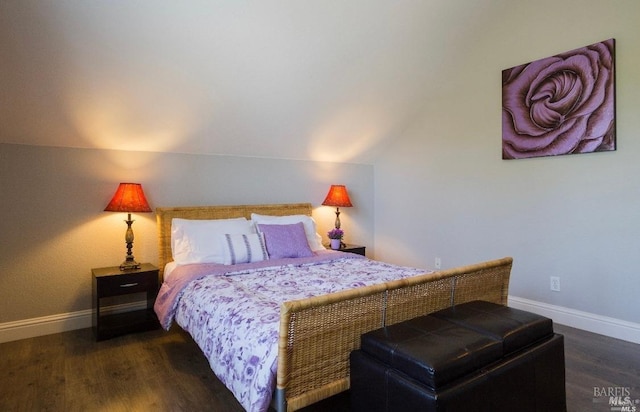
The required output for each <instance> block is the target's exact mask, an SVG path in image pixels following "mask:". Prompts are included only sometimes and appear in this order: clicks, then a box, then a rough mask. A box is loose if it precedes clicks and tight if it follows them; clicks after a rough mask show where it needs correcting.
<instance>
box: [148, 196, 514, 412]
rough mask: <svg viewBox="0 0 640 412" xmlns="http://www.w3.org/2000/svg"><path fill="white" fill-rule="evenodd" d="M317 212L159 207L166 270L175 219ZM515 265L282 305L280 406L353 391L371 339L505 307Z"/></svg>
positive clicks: (304, 208)
mask: <svg viewBox="0 0 640 412" xmlns="http://www.w3.org/2000/svg"><path fill="white" fill-rule="evenodd" d="M311 211H312V208H311V204H310V203H295V204H274V205H239V206H197V207H171V208H164V207H161V208H157V209H156V215H157V221H158V235H159V242H160V243H159V260H160V262H159V267H160V271H161V272H162V271H163V270H164V265H165V264H167V263H169V262H171V261H172V257H171V219H173V218H184V219H227V218H233V217H243V216H244V217H246V218H247V219H250V218H251V213H259V214H264V215H275V216H283V215H292V214H304V215H309V216H310V215H311ZM511 266H512V259H511V258H509V257H507V258H502V259H498V260H493V261H489V262H483V263H477V264H473V265H469V266H464V267H458V268H454V269H448V270H443V271H440V272H435V273H431V274H424V275H419V276H414V277H411V278H408V279H403V280H398V281H394V282H387V283H383V284H378V285H372V286H367V287H362V288H357V289H351V290H346V291H343V292H338V293H333V294H330V295H322V296H316V297H312V298H308V299H302V300H297V301H291V302H285V303H283V304H282V306H281V310H280V338H279V342H278V371H277V386H276V392H275V396H274V402H273V406H274V407H275V408H276V410H278V411H286V410H288V411H293V410H297V409H300V408H302V407H304V406H307V405H310V404H312V403H315V402H318V401H320V400H322V399H325V398H328V397H330V396H333V395H335V394H337V393H340V392H342V391H345V390H347V389H349V354H350V353H351V351H352V350H354V349H357V348H359V346H360V335H361V334H362V333H364V332H367V331H370V330H373V329H377V328H380V327H381V326H384V325H391V324H394V323H397V322H401V321H404V320H407V319H411V318H414V317H416V316H419V315H423V314H427V313H431V312H434V311H436V310H439V309H443V308H445V307H448V306H451V305H454V304H458V303H464V302H468V301H471V300H476V299H481V300H486V301H489V302H495V303H499V304H503V305H506V304H507V294H508V288H509V276H510V273H511Z"/></svg>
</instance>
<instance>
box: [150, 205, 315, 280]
mask: <svg viewBox="0 0 640 412" xmlns="http://www.w3.org/2000/svg"><path fill="white" fill-rule="evenodd" d="M311 211H312V209H311V203H288V204H279V205H278V204H276V205H230V206H193V207H159V208H156V219H157V222H158V242H159V243H158V247H159V249H158V259H159V262H158V267H159V268H160V273H161V274H162V273H163V272H164V266H165V265H166V264H167V263H169V262H171V261H172V260H173V258H172V256H171V219H173V218H181V219H230V218H234V217H246V218H247V219H251V213H258V214H261V215H272V216H286V215H308V216H311Z"/></svg>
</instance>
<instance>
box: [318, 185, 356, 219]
mask: <svg viewBox="0 0 640 412" xmlns="http://www.w3.org/2000/svg"><path fill="white" fill-rule="evenodd" d="M322 205H323V206H335V207H336V223H335V226H336V229H340V208H341V207H352V206H353V205H352V204H351V200H350V199H349V194H348V193H347V188H346V187H345V185H331V187H330V188H329V193H327V197H326V198H325V199H324V202H322Z"/></svg>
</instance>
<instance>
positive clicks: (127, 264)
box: [120, 259, 140, 271]
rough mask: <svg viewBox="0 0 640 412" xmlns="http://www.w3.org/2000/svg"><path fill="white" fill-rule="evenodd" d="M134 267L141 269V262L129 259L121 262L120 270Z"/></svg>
mask: <svg viewBox="0 0 640 412" xmlns="http://www.w3.org/2000/svg"><path fill="white" fill-rule="evenodd" d="M134 269H140V263H138V262H136V261H135V260H128V259H127V260H125V261H124V262H122V263H121V264H120V270H122V271H125V270H134Z"/></svg>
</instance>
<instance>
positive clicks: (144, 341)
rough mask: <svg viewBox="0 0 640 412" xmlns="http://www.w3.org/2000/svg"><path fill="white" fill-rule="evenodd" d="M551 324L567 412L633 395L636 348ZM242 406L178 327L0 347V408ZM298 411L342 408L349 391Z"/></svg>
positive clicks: (77, 334) (638, 385) (636, 391)
mask: <svg viewBox="0 0 640 412" xmlns="http://www.w3.org/2000/svg"><path fill="white" fill-rule="evenodd" d="M555 329H556V331H557V332H559V333H562V334H563V335H564V336H565V354H566V375H567V380H566V390H567V404H568V411H570V412H583V411H600V412H604V411H611V410H612V409H611V407H610V406H609V398H608V397H601V396H594V387H598V388H610V387H611V388H614V387H619V388H620V387H622V388H628V391H629V392H630V397H631V399H632V400H634V401H635V400H636V399H640V350H639V349H640V345H636V344H632V343H628V342H624V341H620V340H616V339H612V338H608V337H604V336H601V335H596V334H593V333H589V332H584V331H581V330H578V329H573V328H569V327H566V326H561V325H556V327H555ZM635 407H636V409H637V410H638V412H640V404H635ZM242 410H243V409H242V407H241V406H240V405H239V404H238V402H237V401H236V400H235V398H234V397H233V395H232V394H231V393H230V392H229V391H228V390H227V389H226V388H225V387H224V386H223V385H222V384H221V383H220V381H218V379H217V378H216V377H215V376H214V374H213V373H212V372H211V370H210V369H209V365H208V363H207V361H206V359H205V358H204V356H203V355H202V353H201V352H200V350H199V348H198V347H197V345H196V344H195V343H194V342H193V341H192V340H191V338H190V337H189V336H188V335H187V334H185V333H184V332H183V331H181V330H180V329H179V328H177V327H176V328H174V329H172V330H171V331H170V332H164V331H162V330H156V331H151V332H144V333H138V334H131V335H126V336H122V337H119V338H115V339H111V340H107V341H102V342H95V341H94V339H93V335H92V332H91V330H90V329H81V330H76V331H71V332H65V333H59V334H55V335H48V336H41V337H37V338H31V339H25V340H21V341H15V342H7V343H2V344H0V411H109V412H112V411H116V412H117V411H225V412H226V411H242ZM514 410H517V405H514ZM305 411H307V412H311V411H349V397H348V393H346V394H341V395H338V396H335V397H333V398H331V399H328V400H326V401H323V402H320V403H318V404H316V405H312V406H310V407H308V408H306V409H305Z"/></svg>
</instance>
